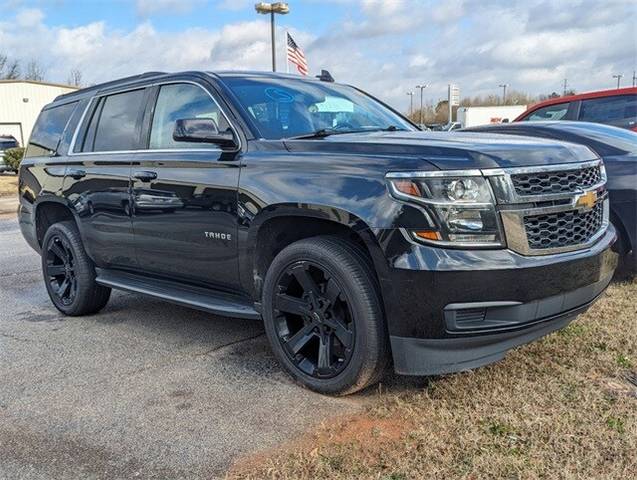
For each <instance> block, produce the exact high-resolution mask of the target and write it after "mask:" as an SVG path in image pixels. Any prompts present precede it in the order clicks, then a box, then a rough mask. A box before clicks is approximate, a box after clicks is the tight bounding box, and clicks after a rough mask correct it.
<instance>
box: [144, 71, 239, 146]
mask: <svg viewBox="0 0 637 480" xmlns="http://www.w3.org/2000/svg"><path fill="white" fill-rule="evenodd" d="M187 118H210V119H212V120H214V122H215V123H216V124H217V128H218V129H219V130H220V131H225V130H227V129H229V128H230V125H228V122H227V121H226V119H225V117H224V116H223V114H222V113H221V110H220V109H219V107H218V106H217V104H216V103H215V102H214V101H213V100H212V98H210V95H208V93H206V92H205V91H204V90H203V89H202V88H201V87H198V86H196V85H191V84H184V83H181V84H171V85H164V86H162V87H161V88H160V90H159V96H158V97H157V104H156V105H155V113H154V115H153V123H152V128H151V133H150V144H149V148H151V149H160V148H211V145H210V144H206V143H196V142H177V141H175V140H173V130H174V129H175V122H176V121H177V120H183V119H187Z"/></svg>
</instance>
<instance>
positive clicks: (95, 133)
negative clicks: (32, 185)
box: [64, 89, 146, 268]
mask: <svg viewBox="0 0 637 480" xmlns="http://www.w3.org/2000/svg"><path fill="white" fill-rule="evenodd" d="M145 95H146V92H145V89H137V90H132V91H128V92H123V93H118V94H114V95H106V96H102V97H97V98H94V99H93V101H92V102H91V105H90V107H89V109H88V110H87V112H86V115H85V119H84V122H83V125H82V127H81V128H80V131H79V133H78V135H77V137H76V139H75V141H74V142H73V145H71V151H70V152H69V163H68V166H67V171H66V177H65V180H64V195H65V197H66V198H67V199H68V200H69V201H70V202H71V203H72V205H73V207H74V208H75V210H76V212H77V214H78V217H79V227H80V233H81V234H82V238H83V241H84V246H85V248H86V251H87V253H88V254H89V256H90V257H91V258H92V259H93V261H94V262H95V264H96V265H97V266H99V267H111V268H133V267H135V264H136V262H137V259H136V256H135V243H134V238H133V226H132V218H131V213H132V211H131V183H130V169H131V164H132V160H133V156H134V154H135V150H137V149H138V148H139V139H140V133H141V121H142V119H143V113H144V108H143V106H144V103H145Z"/></svg>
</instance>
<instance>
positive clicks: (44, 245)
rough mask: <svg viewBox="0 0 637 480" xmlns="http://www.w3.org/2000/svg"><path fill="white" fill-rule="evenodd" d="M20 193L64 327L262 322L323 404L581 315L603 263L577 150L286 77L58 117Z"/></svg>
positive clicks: (602, 277) (606, 250) (193, 84)
mask: <svg viewBox="0 0 637 480" xmlns="http://www.w3.org/2000/svg"><path fill="white" fill-rule="evenodd" d="M582 169H586V171H587V172H589V173H590V174H589V175H587V176H586V177H584V176H577V177H576V178H575V179H574V180H573V181H571V182H568V183H566V184H564V183H562V182H563V180H564V179H565V178H571V177H572V176H573V174H574V173H575V172H579V171H581V170H582ZM547 170H549V171H550V172H551V177H550V179H549V180H548V181H547V180H546V179H545V175H546V171H547ZM537 179H541V180H542V188H541V189H540V190H536V189H534V188H531V184H532V183H534V182H535V181H536V180H537ZM19 183H20V192H21V198H20V209H19V217H20V222H19V223H20V226H21V229H22V233H23V235H24V237H25V239H26V240H27V242H28V243H29V244H30V245H31V246H32V247H33V248H34V249H35V250H36V251H38V252H40V253H41V255H42V271H43V276H44V281H45V285H46V288H47V291H48V293H49V296H50V298H51V301H52V303H53V304H54V306H55V307H56V308H57V309H58V310H60V311H61V312H63V313H64V314H66V315H87V314H91V313H95V312H98V311H99V310H101V309H102V308H104V307H105V306H106V304H107V302H108V299H109V295H110V292H111V289H112V288H115V289H123V290H129V291H133V292H139V293H143V294H148V295H152V296H155V297H158V298H161V299H165V300H167V301H170V302H175V303H179V304H182V305H187V306H191V307H194V308H199V309H203V310H206V311H209V312H213V313H216V314H219V315H224V316H235V317H243V318H251V319H255V320H260V319H262V320H263V322H264V324H265V331H266V333H267V336H268V339H269V341H270V345H271V346H272V350H273V351H274V353H275V355H276V357H277V358H278V360H279V361H280V363H281V365H282V366H283V368H284V369H285V370H286V371H287V372H289V373H290V374H291V375H292V376H293V377H294V378H295V379H297V380H298V381H299V382H301V383H302V384H304V385H306V386H307V387H309V388H311V389H314V390H316V391H319V392H322V393H329V394H345V393H350V392H354V391H356V390H359V389H361V388H363V387H365V386H367V385H370V384H372V383H374V382H376V381H377V380H378V379H379V378H381V376H382V374H383V372H384V370H385V368H386V366H387V365H388V364H389V362H390V360H392V359H393V366H394V369H395V370H396V371H397V372H398V373H400V374H409V375H433V374H441V373H447V372H455V371H459V370H464V369H468V368H474V367H478V366H480V365H485V364H488V363H491V362H494V361H496V360H499V359H501V358H502V357H503V356H504V355H505V353H506V352H507V351H508V350H509V349H511V348H513V347H515V346H517V345H521V344H524V343H527V342H529V341H532V340H534V339H536V338H539V337H541V336H543V335H546V334H548V333H550V332H552V331H555V330H557V329H560V328H562V327H564V326H566V325H567V324H568V323H569V322H571V321H572V320H573V319H574V318H575V317H576V316H577V315H578V314H579V313H581V312H583V311H584V310H586V309H587V308H588V307H589V305H591V303H592V302H594V301H595V299H596V298H597V297H598V296H599V295H600V294H601V292H603V290H604V289H605V288H606V286H607V285H608V283H609V281H610V279H611V277H612V275H613V271H614V268H615V266H616V261H617V254H616V253H614V252H613V251H612V249H611V246H612V244H613V242H614V241H615V238H616V233H615V229H614V228H613V227H612V226H611V225H609V221H608V220H609V216H608V200H607V193H606V190H605V183H606V178H605V175H604V170H603V168H602V163H601V160H600V158H599V157H598V156H597V155H596V154H595V153H594V152H593V151H591V150H590V149H589V148H587V147H585V146H582V145H575V144H572V143H564V142H558V141H553V140H543V139H542V140H538V139H512V138H510V137H507V136H504V135H502V136H499V137H497V138H493V139H485V137H484V135H482V134H463V133H458V134H454V135H452V136H450V135H449V134H447V133H430V132H421V131H419V130H417V129H416V127H415V125H413V124H412V123H410V122H409V121H408V120H407V119H405V118H404V117H403V116H401V115H400V114H399V113H397V112H396V111H394V110H392V109H391V108H389V107H388V106H386V105H385V104H383V103H382V102H380V101H378V100H376V99H374V98H373V97H371V96H369V95H367V94H365V93H364V92H362V91H360V90H358V89H356V88H353V87H349V86H345V85H338V84H335V83H332V82H329V81H324V80H319V79H309V78H300V77H298V76H291V75H282V74H272V73H236V72H220V73H206V72H186V73H178V74H161V73H149V74H143V75H140V76H136V77H132V78H127V79H122V80H120V81H115V82H111V83H107V84H102V85H97V86H94V87H91V88H87V89H84V90H80V91H77V92H75V93H70V94H67V95H63V96H60V97H58V98H57V99H56V100H55V101H54V102H53V103H52V104H50V105H48V106H46V107H45V108H44V110H43V111H42V112H41V114H40V116H39V118H38V120H37V124H36V126H35V129H34V132H33V135H32V138H31V140H30V143H29V146H28V148H27V152H26V157H25V159H24V160H23V162H22V164H21V167H20V179H19ZM103 192H108V194H104V193H103ZM153 192H157V194H156V195H155V194H154V193H153ZM94 196H95V197H96V198H99V201H92V199H93V197H94ZM142 197H143V205H141V207H142V208H140V205H138V202H139V201H140V198H142ZM155 198H157V199H158V203H157V208H152V203H153V201H154V199H155ZM167 199H168V200H169V205H170V207H171V208H168V209H167V208H166V201H167ZM177 200H179V202H178V201H177ZM76 205H77V207H76ZM202 206H205V208H202ZM173 207H174V208H173Z"/></svg>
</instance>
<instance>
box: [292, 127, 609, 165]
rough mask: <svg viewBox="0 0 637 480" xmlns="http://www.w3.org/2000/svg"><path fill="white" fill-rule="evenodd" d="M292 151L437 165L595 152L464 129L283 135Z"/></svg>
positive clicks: (529, 161)
mask: <svg viewBox="0 0 637 480" xmlns="http://www.w3.org/2000/svg"><path fill="white" fill-rule="evenodd" d="M285 146H286V148H287V149H288V150H289V151H291V152H317V153H339V154H360V155H382V156H400V155H408V156H410V157H414V156H416V157H421V158H422V159H423V160H426V161H428V162H429V163H431V164H432V165H434V166H435V167H437V168H439V169H441V170H463V169H467V168H507V167H527V166H536V165H549V164H558V163H571V162H582V161H587V160H594V159H596V158H598V157H597V155H596V154H595V153H593V151H591V150H590V149H589V148H588V147H585V146H583V145H576V144H573V143H567V142H560V141H557V140H547V139H539V138H532V137H520V136H515V137H513V136H511V135H497V134H490V133H465V132H451V133H449V132H369V133H351V134H339V135H331V136H329V137H325V138H322V139H299V140H286V141H285Z"/></svg>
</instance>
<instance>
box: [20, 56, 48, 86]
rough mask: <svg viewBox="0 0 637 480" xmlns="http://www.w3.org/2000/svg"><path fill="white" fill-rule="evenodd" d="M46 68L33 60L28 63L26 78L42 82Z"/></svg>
mask: <svg viewBox="0 0 637 480" xmlns="http://www.w3.org/2000/svg"><path fill="white" fill-rule="evenodd" d="M44 74H45V71H44V68H43V67H42V65H40V64H39V63H38V62H37V61H35V60H31V61H30V62H29V63H27V68H26V71H25V73H24V79H25V80H34V81H36V82H41V81H43V80H44Z"/></svg>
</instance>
